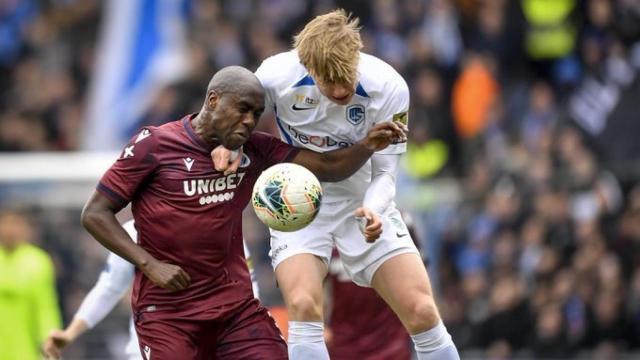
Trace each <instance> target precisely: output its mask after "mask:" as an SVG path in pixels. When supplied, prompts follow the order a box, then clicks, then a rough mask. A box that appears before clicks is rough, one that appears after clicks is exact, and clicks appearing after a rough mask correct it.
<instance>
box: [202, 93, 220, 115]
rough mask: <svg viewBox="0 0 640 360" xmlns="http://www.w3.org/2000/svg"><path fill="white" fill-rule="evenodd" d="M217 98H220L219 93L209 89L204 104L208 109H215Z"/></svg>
mask: <svg viewBox="0 0 640 360" xmlns="http://www.w3.org/2000/svg"><path fill="white" fill-rule="evenodd" d="M219 99H220V95H219V94H218V92H217V91H215V90H209V92H208V93H207V101H206V104H205V105H206V106H207V107H208V108H209V109H210V110H215V108H216V106H218V100H219Z"/></svg>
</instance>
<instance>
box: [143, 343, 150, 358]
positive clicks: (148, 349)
mask: <svg viewBox="0 0 640 360" xmlns="http://www.w3.org/2000/svg"><path fill="white" fill-rule="evenodd" d="M142 350H143V351H144V357H145V359H147V360H151V348H150V347H149V346H148V345H145V346H144V348H143V349H142Z"/></svg>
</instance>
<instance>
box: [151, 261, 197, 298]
mask: <svg viewBox="0 0 640 360" xmlns="http://www.w3.org/2000/svg"><path fill="white" fill-rule="evenodd" d="M140 270H141V271H142V272H143V273H144V274H145V275H146V276H147V277H148V278H149V280H151V281H152V282H153V283H154V284H156V285H158V286H160V287H161V288H164V289H167V290H169V291H179V290H183V289H186V288H187V287H188V286H189V284H191V277H190V276H189V274H187V272H186V271H184V270H182V268H181V267H180V266H178V265H172V264H167V263H163V262H160V261H158V260H153V261H151V262H149V263H148V264H147V266H145V268H144V269H140Z"/></svg>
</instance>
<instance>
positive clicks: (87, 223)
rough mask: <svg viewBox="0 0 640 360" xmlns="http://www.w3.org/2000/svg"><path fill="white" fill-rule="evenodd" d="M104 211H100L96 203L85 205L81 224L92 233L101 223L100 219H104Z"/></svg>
mask: <svg viewBox="0 0 640 360" xmlns="http://www.w3.org/2000/svg"><path fill="white" fill-rule="evenodd" d="M102 212H103V211H102V210H101V209H99V206H97V205H96V204H95V203H94V202H92V201H89V202H87V203H86V204H85V206H84V208H83V209H82V213H81V214H80V222H81V223H82V226H83V227H84V228H85V229H87V230H89V232H91V229H93V228H95V227H96V225H97V224H98V223H99V222H100V218H101V217H102Z"/></svg>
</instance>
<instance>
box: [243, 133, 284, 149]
mask: <svg viewBox="0 0 640 360" xmlns="http://www.w3.org/2000/svg"><path fill="white" fill-rule="evenodd" d="M273 140H278V141H280V139H278V138H277V137H275V136H273V135H271V134H269V133H266V132H262V131H254V132H253V133H251V136H249V141H247V145H250V146H251V145H252V146H257V147H259V146H261V145H263V144H265V143H267V142H271V141H273Z"/></svg>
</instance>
